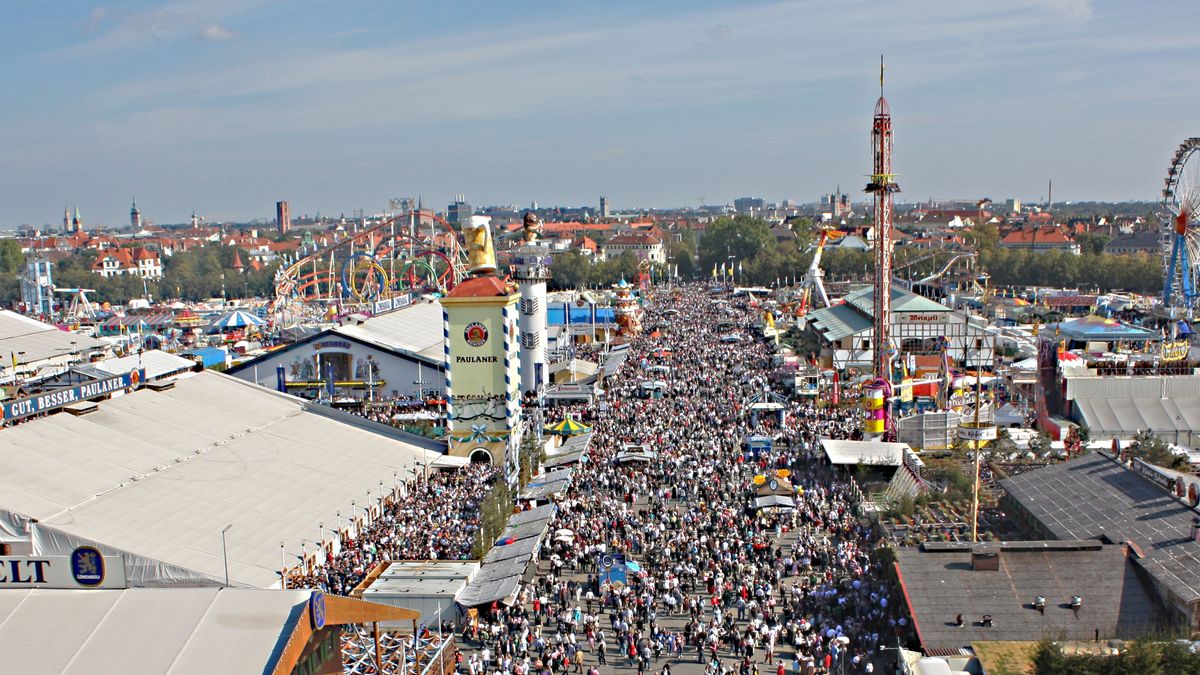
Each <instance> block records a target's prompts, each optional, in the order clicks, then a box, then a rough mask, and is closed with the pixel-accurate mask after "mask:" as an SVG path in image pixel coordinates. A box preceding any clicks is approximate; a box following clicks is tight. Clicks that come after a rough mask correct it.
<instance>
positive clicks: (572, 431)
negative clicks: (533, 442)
mask: <svg viewBox="0 0 1200 675" xmlns="http://www.w3.org/2000/svg"><path fill="white" fill-rule="evenodd" d="M591 430H592V428H591V427H589V426H587V425H586V424H580V423H579V422H576V421H575V420H573V419H571V416H570V415H567V418H566V419H564V420H563V421H561V422H557V423H554V424H547V425H546V431H548V432H550V433H552V434H557V435H559V436H575V435H578V434H586V433H587V432H589V431H591Z"/></svg>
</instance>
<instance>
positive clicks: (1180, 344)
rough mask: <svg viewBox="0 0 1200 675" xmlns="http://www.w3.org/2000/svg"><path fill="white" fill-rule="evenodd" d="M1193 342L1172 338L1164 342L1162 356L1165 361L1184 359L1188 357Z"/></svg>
mask: <svg viewBox="0 0 1200 675" xmlns="http://www.w3.org/2000/svg"><path fill="white" fill-rule="evenodd" d="M1190 348H1191V343H1189V342H1188V341H1187V340H1172V341H1169V342H1164V343H1162V355H1161V358H1162V360H1163V361H1164V362H1168V361H1182V360H1184V359H1186V358H1187V357H1188V351H1189V349H1190Z"/></svg>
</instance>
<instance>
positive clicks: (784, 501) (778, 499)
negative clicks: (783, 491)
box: [754, 495, 796, 509]
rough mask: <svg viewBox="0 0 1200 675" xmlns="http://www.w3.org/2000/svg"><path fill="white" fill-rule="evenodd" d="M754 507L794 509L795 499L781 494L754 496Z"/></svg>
mask: <svg viewBox="0 0 1200 675" xmlns="http://www.w3.org/2000/svg"><path fill="white" fill-rule="evenodd" d="M754 508H756V509H794V508H796V500H794V499H792V498H791V497H784V496H783V495H767V496H766V497H756V498H755V499H754Z"/></svg>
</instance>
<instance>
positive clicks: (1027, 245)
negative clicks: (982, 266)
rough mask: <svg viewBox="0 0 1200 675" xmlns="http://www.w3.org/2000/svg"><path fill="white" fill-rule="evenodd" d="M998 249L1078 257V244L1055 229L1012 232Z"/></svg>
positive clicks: (1002, 240) (1038, 228) (1036, 228)
mask: <svg viewBox="0 0 1200 675" xmlns="http://www.w3.org/2000/svg"><path fill="white" fill-rule="evenodd" d="M999 246H1000V248H1004V249H1008V250H1010V251H1033V252H1035V253H1043V252H1045V251H1062V252H1064V253H1070V254H1072V255H1079V244H1077V243H1075V240H1074V239H1072V238H1071V236H1070V235H1068V234H1067V233H1066V232H1064V231H1063V230H1062V229H1060V228H1057V227H1029V228H1022V229H1019V230H1013V231H1012V232H1009V233H1008V234H1007V235H1005V236H1004V238H1003V239H1001V240H1000V244H999Z"/></svg>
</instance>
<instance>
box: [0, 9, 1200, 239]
mask: <svg viewBox="0 0 1200 675" xmlns="http://www.w3.org/2000/svg"><path fill="white" fill-rule="evenodd" d="M1194 15H1195V12H1194V2H1191V1H1189V0H1162V1H1159V0H1146V1H1145V2H1136V3H1135V2H1127V1H1123V0H1004V1H1003V2H996V1H995V0H985V1H976V0H956V1H955V2H945V1H943V0H904V1H902V2H859V1H857V0H839V1H838V2H830V1H829V0H811V1H810V0H797V1H789V2H754V1H742V2H716V1H713V0H655V1H654V2H637V1H627V0H594V1H593V0H556V1H553V2H551V1H548V0H547V1H544V0H519V1H517V2H495V0H487V1H485V0H461V1H460V0H439V1H428V2H426V1H423V0H336V1H317V0H286V1H285V0H166V1H163V0H140V1H139V0H127V1H126V0H118V1H116V2H100V3H96V2H77V1H75V0H56V1H55V2H46V1H45V0H4V2H3V3H0V81H2V82H4V83H5V88H6V91H5V92H4V95H3V101H4V103H3V105H0V148H2V149H3V150H2V151H0V185H2V186H3V189H2V192H0V194H2V195H3V199H0V227H3V228H12V227H15V226H16V225H19V224H22V223H29V224H35V225H40V224H44V223H57V222H60V221H61V217H62V209H63V207H64V205H70V206H72V207H74V205H76V204H78V205H79V208H80V210H81V212H82V213H83V216H84V219H85V220H86V221H87V222H88V223H89V224H97V223H104V224H109V225H120V224H123V223H126V222H128V212H129V204H130V199H131V198H132V196H134V195H136V197H137V202H138V205H139V207H140V208H141V210H142V213H143V214H144V216H145V217H146V218H148V219H150V220H153V221H155V222H161V223H177V222H183V221H184V220H186V219H187V218H188V216H189V215H190V214H191V213H192V211H193V210H195V212H196V213H198V214H200V215H202V216H204V217H205V218H207V219H208V220H238V221H241V220H249V219H252V218H260V217H261V218H273V216H274V204H275V202H276V201H277V200H280V199H286V200H288V201H290V202H291V205H292V213H293V214H316V213H318V212H319V213H321V214H323V215H337V214H339V213H345V214H347V215H349V214H351V213H353V211H354V210H356V209H364V210H365V211H366V212H367V213H378V212H382V211H384V210H386V209H387V205H388V199H389V198H391V197H402V196H410V195H411V196H418V195H419V196H421V197H422V199H423V200H424V202H425V204H426V205H427V206H430V205H432V206H435V207H437V208H444V207H445V205H446V204H447V203H449V202H450V201H452V200H453V198H454V196H455V195H457V194H463V195H465V196H466V198H467V201H468V202H470V203H472V204H476V205H485V204H515V205H518V206H522V207H523V206H525V205H528V204H529V203H530V202H532V201H537V202H539V204H541V205H552V204H558V205H581V204H596V203H597V202H598V199H599V196H600V195H601V194H606V195H608V197H609V200H610V203H611V204H612V205H613V207H614V208H617V209H623V208H634V207H670V206H689V205H696V204H698V203H699V201H700V200H701V199H703V201H704V202H705V203H708V204H722V203H729V202H732V200H733V199H734V198H736V197H739V196H754V197H764V198H766V199H767V200H768V201H780V200H783V199H795V200H798V201H800V202H811V201H814V200H816V199H817V197H818V196H820V195H821V194H822V193H826V192H831V191H832V190H833V189H834V188H836V187H837V186H839V185H840V186H841V187H842V188H843V189H844V190H845V191H847V192H850V193H851V194H852V195H855V198H858V195H861V189H862V187H863V186H864V185H865V182H866V179H865V175H866V174H868V173H869V172H870V162H871V156H870V149H869V133H870V124H871V113H872V110H873V108H874V104H875V100H876V99H877V97H878V96H879V78H878V70H879V56H880V54H881V53H883V54H885V55H886V61H887V68H886V95H887V98H888V101H889V102H890V104H891V110H892V115H893V124H894V128H895V157H894V164H895V169H896V171H897V172H898V173H899V174H900V175H899V178H898V181H899V183H900V185H901V188H902V190H903V193H902V195H901V196H900V198H901V199H903V200H907V201H915V200H925V199H928V198H931V197H932V198H938V199H952V198H961V199H977V198H980V197H989V198H991V199H993V200H1002V199H1006V198H1010V197H1016V198H1020V199H1023V200H1026V201H1037V200H1040V199H1042V198H1043V197H1044V195H1045V193H1046V185H1047V181H1048V180H1051V179H1052V180H1053V181H1054V199H1055V201H1061V200H1074V201H1081V200H1113V201H1118V200H1153V199H1157V198H1158V196H1159V193H1160V190H1161V186H1162V179H1163V177H1164V176H1165V174H1166V171H1167V168H1168V163H1169V160H1170V158H1171V156H1172V154H1173V153H1174V150H1175V148H1176V147H1177V145H1178V144H1179V143H1180V142H1181V141H1183V140H1184V139H1185V138H1187V137H1189V136H1193V135H1200V128H1198V127H1200V115H1198V114H1197V110H1198V109H1200V68H1197V67H1195V66H1188V65H1187V63H1188V62H1189V61H1190V59H1191V58H1192V57H1193V56H1194V55H1195V54H1196V53H1197V49H1198V48H1200V36H1198V34H1197V32H1196V31H1192V30H1190V26H1191V25H1192V24H1193V23H1194V21H1193V20H1194Z"/></svg>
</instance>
